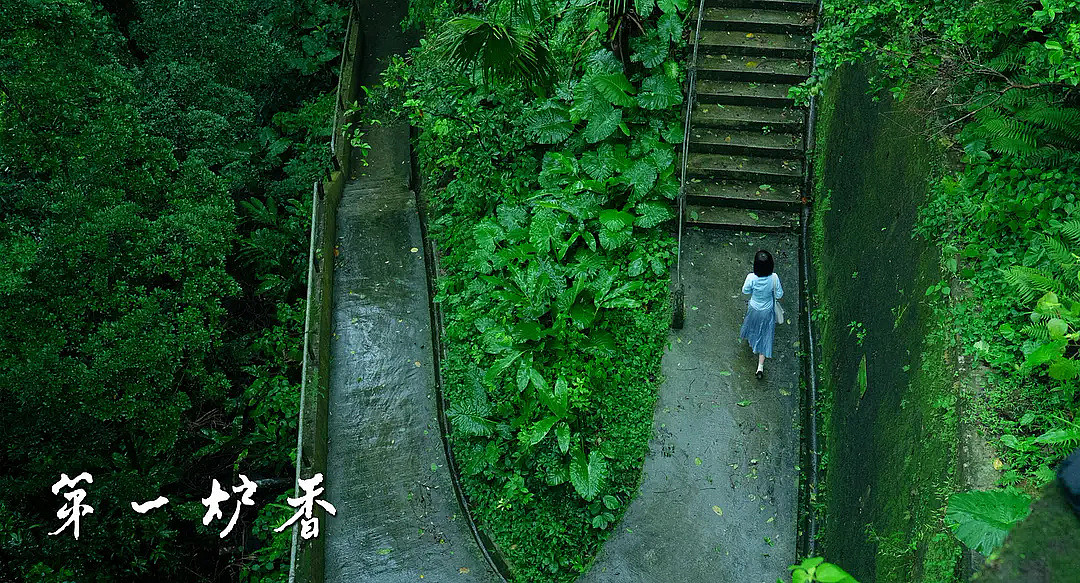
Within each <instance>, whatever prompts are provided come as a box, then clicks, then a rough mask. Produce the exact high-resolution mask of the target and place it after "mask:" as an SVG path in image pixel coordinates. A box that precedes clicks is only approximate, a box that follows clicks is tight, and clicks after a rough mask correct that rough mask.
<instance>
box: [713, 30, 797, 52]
mask: <svg viewBox="0 0 1080 583" xmlns="http://www.w3.org/2000/svg"><path fill="white" fill-rule="evenodd" d="M698 48H699V49H700V50H702V51H704V52H706V53H710V54H723V55H764V56H767V57H788V58H809V57H810V37H809V36H805V35H792V34H775V33H767V32H762V33H754V32H745V31H738V30H703V31H701V37H700V38H699V40H698Z"/></svg>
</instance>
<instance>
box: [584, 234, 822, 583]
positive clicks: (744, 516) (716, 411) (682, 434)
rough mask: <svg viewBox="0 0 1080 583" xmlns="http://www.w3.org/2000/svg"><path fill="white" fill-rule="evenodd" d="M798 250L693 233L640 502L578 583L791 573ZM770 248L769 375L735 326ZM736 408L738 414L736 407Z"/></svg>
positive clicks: (658, 582)
mask: <svg viewBox="0 0 1080 583" xmlns="http://www.w3.org/2000/svg"><path fill="white" fill-rule="evenodd" d="M797 244H798V238H797V236H796V235H795V234H788V233H784V234H769V235H762V234H749V233H735V232H729V231H715V230H708V231H703V230H701V229H699V228H688V229H687V232H685V233H684V235H683V280H684V283H685V286H686V323H685V327H684V329H683V330H678V331H673V332H672V334H671V345H670V349H669V350H668V351H667V352H666V353H665V354H664V359H663V374H664V378H665V380H664V383H663V385H662V386H661V388H660V398H659V401H658V403H657V409H656V413H655V418H654V427H653V431H654V434H653V439H652V440H651V441H650V443H649V453H648V455H647V457H646V460H645V470H644V471H645V475H644V479H643V481H642V484H641V488H640V490H639V492H638V495H637V497H636V498H635V499H634V501H633V502H632V503H631V505H630V508H629V509H628V510H627V513H626V515H625V516H624V518H623V520H622V522H621V523H620V524H619V525H617V526H616V527H615V531H614V533H613V534H612V536H611V538H610V539H608V541H607V543H606V544H605V545H604V547H603V550H602V551H601V553H600V556H599V557H598V558H597V560H596V563H595V564H594V565H593V567H592V569H591V570H590V571H589V572H588V573H586V574H585V575H584V576H582V577H581V578H579V579H578V581H579V583H608V582H611V583H615V582H619V583H681V582H687V583H690V582H693V583H700V582H705V581H707V582H710V583H775V581H776V579H777V577H783V576H785V575H786V574H787V573H788V570H787V567H788V565H790V564H791V563H793V562H794V561H795V542H796V540H795V539H796V515H797V508H798V477H799V476H798V474H799V473H798V471H797V470H796V466H797V464H798V463H799V455H798V454H799V428H798V419H799V417H798V410H799V390H798V387H799V375H800V371H801V367H800V365H799V358H798V356H797V354H796V351H797V350H798V347H797V346H796V342H797V341H798V338H799V335H798V326H799V322H798V321H797V316H798V297H799V293H800V289H799V281H798V267H797V263H796V261H797V258H798V248H797ZM759 248H764V249H768V250H769V251H770V252H772V253H773V255H774V257H775V258H776V262H777V273H778V275H779V276H780V280H781V283H782V284H783V287H784V293H785V295H784V299H782V300H781V306H783V307H784V308H785V309H786V310H787V314H788V316H789V318H790V321H789V323H785V324H784V325H782V326H777V332H776V337H775V342H774V349H773V358H772V359H769V360H767V361H766V363H765V373H766V376H765V378H764V379H763V380H761V381H759V380H757V379H756V378H754V371H755V370H756V368H757V359H756V357H755V356H754V355H753V353H752V352H750V349H749V347H748V346H747V345H746V342H745V341H742V342H740V341H739V326H740V325H741V324H742V320H743V316H745V314H746V302H747V298H748V297H749V296H744V295H742V289H741V288H742V283H743V279H744V278H745V277H746V274H747V273H749V272H750V271H752V266H753V254H754V252H755V251H757V249H759ZM740 403H741V404H740Z"/></svg>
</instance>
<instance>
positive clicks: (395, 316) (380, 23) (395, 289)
mask: <svg viewBox="0 0 1080 583" xmlns="http://www.w3.org/2000/svg"><path fill="white" fill-rule="evenodd" d="M390 4H392V5H380V6H378V7H372V8H371V9H370V10H368V11H367V12H366V13H365V14H364V15H363V18H364V20H365V22H364V37H365V45H366V46H365V50H364V55H363V57H364V63H363V68H362V71H361V82H362V83H364V84H371V83H373V82H375V81H376V79H377V74H378V72H379V70H380V68H381V65H380V63H379V61H380V60H381V59H383V58H385V57H386V56H387V55H390V54H394V53H401V52H404V50H405V48H406V47H407V45H406V42H407V41H406V40H405V39H404V38H403V37H402V35H401V34H400V28H399V24H398V23H399V22H401V19H402V17H403V16H404V10H405V8H404V7H405V5H406V3H405V2H395V3H390ZM365 139H366V140H367V141H368V142H369V143H370V144H371V155H370V156H369V160H368V161H369V163H370V166H368V167H360V170H361V171H362V172H364V174H363V175H361V176H359V177H355V178H354V180H352V181H351V182H350V183H349V184H348V185H347V186H346V188H345V193H344V196H343V198H342V201H341V204H340V206H339V207H338V224H337V232H338V241H337V245H338V254H337V257H336V258H335V259H334V261H335V269H334V298H333V301H334V312H333V340H332V345H331V357H332V363H333V364H332V366H331V372H330V395H329V412H330V416H329V421H328V434H329V454H328V456H327V457H328V460H327V470H326V493H325V498H326V499H327V500H329V501H330V502H332V503H333V504H334V505H335V506H336V507H337V515H336V516H334V517H328V519H327V520H326V522H325V526H324V532H323V533H322V534H321V535H320V536H323V537H326V538H325V541H326V553H325V565H326V567H325V581H326V582H327V583H346V582H347V583H358V582H364V581H370V582H378V583H396V582H406V581H408V582H415V581H434V582H443V581H461V582H481V583H487V582H494V581H497V580H498V578H497V577H496V576H495V575H494V574H493V573H491V572H490V571H489V569H488V566H487V563H486V562H485V561H484V559H483V557H482V555H481V554H480V551H479V548H478V546H477V545H476V542H475V539H474V538H473V536H472V534H471V531H470V530H469V527H468V525H467V524H466V522H465V520H464V518H463V517H462V514H461V510H460V508H459V507H458V504H457V500H456V498H455V497H454V493H453V490H452V489H451V481H450V475H449V473H448V471H447V469H446V456H445V454H444V450H443V443H442V439H441V437H440V435H439V433H440V432H439V425H438V422H437V417H436V403H435V377H434V362H433V357H432V347H431V328H430V316H429V310H428V288H427V275H426V271H425V266H424V254H423V251H422V249H423V244H422V241H421V236H420V223H419V218H418V216H417V210H416V204H415V196H414V195H413V193H412V192H410V191H409V188H408V184H409V177H410V165H409V130H408V126H406V125H399V126H391V127H379V128H374V129H372V130H371V131H369V132H368V133H367V135H366V136H365Z"/></svg>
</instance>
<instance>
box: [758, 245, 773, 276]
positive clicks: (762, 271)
mask: <svg viewBox="0 0 1080 583" xmlns="http://www.w3.org/2000/svg"><path fill="white" fill-rule="evenodd" d="M772 272H773V260H772V254H771V253H769V252H768V251H766V250H764V249H762V250H760V251H758V252H757V253H756V254H754V275H756V276H758V277H768V276H770V275H772Z"/></svg>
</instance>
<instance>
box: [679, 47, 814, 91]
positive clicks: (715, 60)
mask: <svg viewBox="0 0 1080 583" xmlns="http://www.w3.org/2000/svg"><path fill="white" fill-rule="evenodd" d="M808 76H810V61H805V60H801V59H788V58H776V57H765V56H760V55H759V56H754V55H708V54H707V55H700V56H698V78H699V79H714V80H720V81H754V82H758V83H791V84H793V85H794V84H796V83H801V82H802V81H803V80H804V79H806V78H807V77H808Z"/></svg>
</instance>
